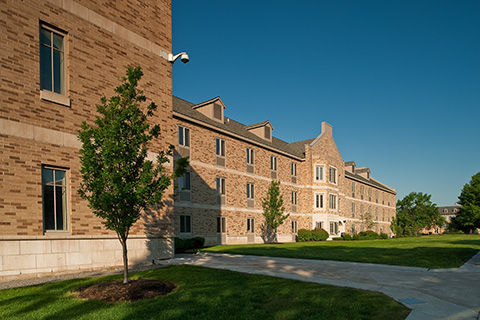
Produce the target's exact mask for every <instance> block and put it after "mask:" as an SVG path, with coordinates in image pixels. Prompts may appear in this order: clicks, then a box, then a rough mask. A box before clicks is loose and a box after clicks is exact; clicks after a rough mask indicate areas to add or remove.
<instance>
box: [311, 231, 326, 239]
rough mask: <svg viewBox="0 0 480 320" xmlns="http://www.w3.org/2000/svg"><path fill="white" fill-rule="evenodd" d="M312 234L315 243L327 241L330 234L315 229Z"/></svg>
mask: <svg viewBox="0 0 480 320" xmlns="http://www.w3.org/2000/svg"><path fill="white" fill-rule="evenodd" d="M310 232H311V233H312V240H313V241H325V240H327V239H328V232H327V231H325V230H323V229H320V228H315V229H313V230H312V231H310Z"/></svg>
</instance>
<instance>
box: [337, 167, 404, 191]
mask: <svg viewBox="0 0 480 320" xmlns="http://www.w3.org/2000/svg"><path fill="white" fill-rule="evenodd" d="M345 178H350V179H353V180H357V181H358V182H361V183H364V184H366V185H370V186H372V187H374V188H377V189H380V190H383V191H386V192H388V193H391V194H397V193H396V192H395V190H393V189H391V188H389V187H387V186H385V185H383V184H381V183H379V182H378V181H376V180H373V179H367V178H364V177H362V176H361V175H359V174H355V173H351V172H350V171H347V170H345Z"/></svg>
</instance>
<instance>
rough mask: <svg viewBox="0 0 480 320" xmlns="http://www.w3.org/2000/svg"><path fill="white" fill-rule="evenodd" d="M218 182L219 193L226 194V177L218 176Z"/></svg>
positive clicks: (217, 189)
mask: <svg viewBox="0 0 480 320" xmlns="http://www.w3.org/2000/svg"><path fill="white" fill-rule="evenodd" d="M216 183H217V184H216V191H217V195H221V196H225V195H226V193H227V188H226V179H225V178H224V177H216ZM219 189H220V190H219Z"/></svg>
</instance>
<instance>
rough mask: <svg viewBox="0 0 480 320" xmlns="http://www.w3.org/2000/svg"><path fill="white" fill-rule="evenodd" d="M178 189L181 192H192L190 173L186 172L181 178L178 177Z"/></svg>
mask: <svg viewBox="0 0 480 320" xmlns="http://www.w3.org/2000/svg"><path fill="white" fill-rule="evenodd" d="M178 187H179V188H180V191H186V190H190V172H188V171H187V172H185V174H184V175H183V176H181V177H178Z"/></svg>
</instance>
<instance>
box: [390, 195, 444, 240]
mask: <svg viewBox="0 0 480 320" xmlns="http://www.w3.org/2000/svg"><path fill="white" fill-rule="evenodd" d="M430 198H431V196H430V195H429V194H423V193H421V192H418V193H417V192H411V193H410V194H408V195H406V196H405V197H404V198H403V199H402V200H398V201H397V216H396V218H394V219H393V221H392V224H391V227H390V228H391V229H392V231H393V232H395V233H396V234H397V235H398V236H412V235H419V233H420V231H421V230H422V229H423V228H430V227H432V226H434V225H438V226H441V225H443V224H444V223H445V220H444V219H443V217H442V216H441V215H440V213H439V212H438V209H437V206H436V205H435V204H434V203H432V202H431V201H430Z"/></svg>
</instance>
